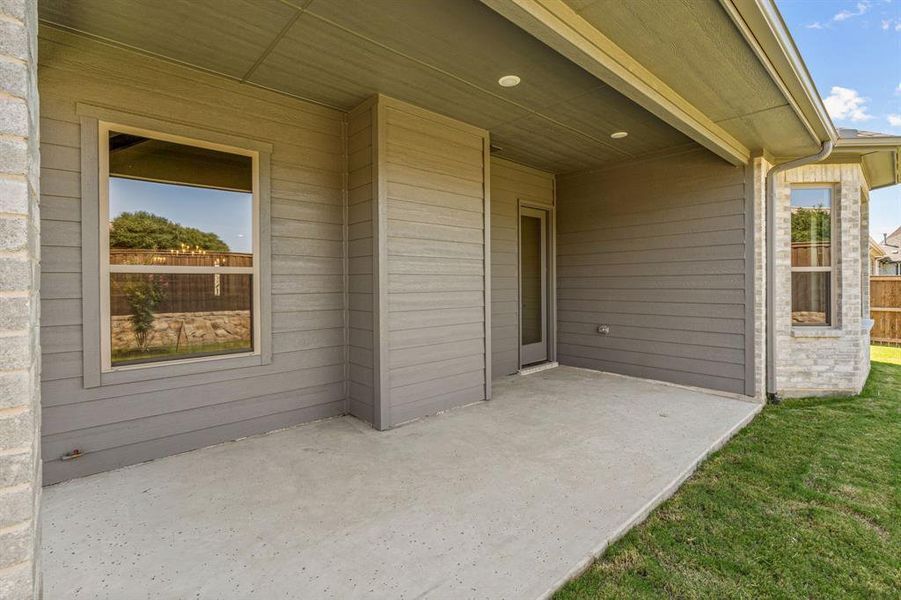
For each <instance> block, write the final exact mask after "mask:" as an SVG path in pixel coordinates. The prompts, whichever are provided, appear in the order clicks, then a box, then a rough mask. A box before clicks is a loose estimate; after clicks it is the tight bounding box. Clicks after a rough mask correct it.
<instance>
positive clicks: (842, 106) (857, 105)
mask: <svg viewBox="0 0 901 600" xmlns="http://www.w3.org/2000/svg"><path fill="white" fill-rule="evenodd" d="M867 100H868V98H864V97H863V96H861V95H860V94H858V93H857V90H852V89H850V88H844V87H840V86H837V85H836V86H833V87H832V89H831V90H830V94H829V96H828V97H827V98H826V99H825V100H823V104H825V105H826V111H827V112H828V113H829V116H830V117H832V118H833V119H836V120H844V119H848V120H850V121H853V122H855V123H857V122H859V121H867V120H869V119H872V118H873V115H871V114H869V113H868V112H867Z"/></svg>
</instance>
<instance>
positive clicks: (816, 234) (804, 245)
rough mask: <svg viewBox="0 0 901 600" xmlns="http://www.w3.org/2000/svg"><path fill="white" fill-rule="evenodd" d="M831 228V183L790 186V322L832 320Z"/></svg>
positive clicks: (809, 322) (804, 323)
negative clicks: (813, 185)
mask: <svg viewBox="0 0 901 600" xmlns="http://www.w3.org/2000/svg"><path fill="white" fill-rule="evenodd" d="M832 231H833V212H832V187H831V186H817V187H794V188H792V191H791V294H792V304H791V310H792V325H795V326H805V325H820V326H823V325H831V324H832V322H833V306H832V304H833V299H832V298H833V294H832V290H833V267H832V264H833V260H832Z"/></svg>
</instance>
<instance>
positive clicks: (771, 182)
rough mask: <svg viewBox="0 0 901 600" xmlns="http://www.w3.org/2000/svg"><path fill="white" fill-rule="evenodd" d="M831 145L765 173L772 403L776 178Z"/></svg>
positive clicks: (771, 396)
mask: <svg viewBox="0 0 901 600" xmlns="http://www.w3.org/2000/svg"><path fill="white" fill-rule="evenodd" d="M834 146H835V143H834V142H833V141H832V140H829V141H826V142H823V147H822V148H820V151H819V152H817V153H816V154H814V155H812V156H805V157H803V158H799V159H796V160H792V161H789V162H787V163H782V164H781V165H776V166H775V167H772V168H770V170H769V171H767V174H766V397H767V400H768V401H770V402H774V403H777V402H778V401H779V399H778V398H777V397H776V319H775V307H776V286H775V281H776V259H775V257H776V175H778V174H779V173H782V172H783V171H788V170H789V169H794V168H796V167H801V166H804V165H808V164H811V163H816V162H820V161H821V160H824V159H826V158H828V157H829V155H830V154H832V149H833V147H834Z"/></svg>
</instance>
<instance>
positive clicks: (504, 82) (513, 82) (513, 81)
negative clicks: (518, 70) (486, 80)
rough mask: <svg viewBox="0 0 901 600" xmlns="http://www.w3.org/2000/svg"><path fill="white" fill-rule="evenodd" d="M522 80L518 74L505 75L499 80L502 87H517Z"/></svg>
mask: <svg viewBox="0 0 901 600" xmlns="http://www.w3.org/2000/svg"><path fill="white" fill-rule="evenodd" d="M520 81H522V80H521V79H520V78H519V76H518V75H504V76H503V77H501V78H500V79H498V80H497V82H498V84H500V86H501V87H516V86H517V85H519V82H520Z"/></svg>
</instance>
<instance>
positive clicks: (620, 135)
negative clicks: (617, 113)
mask: <svg viewBox="0 0 901 600" xmlns="http://www.w3.org/2000/svg"><path fill="white" fill-rule="evenodd" d="M627 135H629V132H628V131H614V132H613V133H611V134H610V137H612V138H613V139H615V140H621V139H623V138H624V137H626V136H627Z"/></svg>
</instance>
